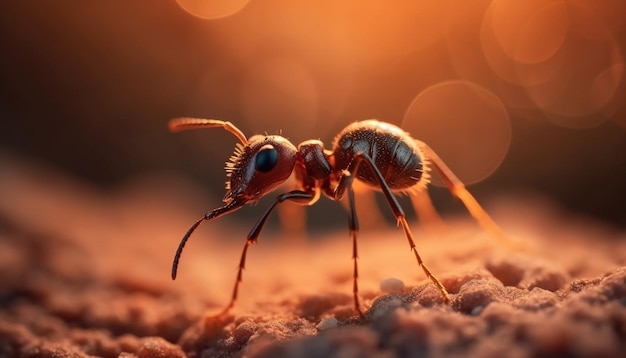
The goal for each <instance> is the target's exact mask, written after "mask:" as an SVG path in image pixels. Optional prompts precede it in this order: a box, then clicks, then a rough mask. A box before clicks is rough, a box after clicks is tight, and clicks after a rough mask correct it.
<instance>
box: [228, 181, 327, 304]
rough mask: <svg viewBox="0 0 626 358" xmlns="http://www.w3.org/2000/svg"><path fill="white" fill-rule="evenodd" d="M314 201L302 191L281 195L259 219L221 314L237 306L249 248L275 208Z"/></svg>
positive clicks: (250, 236)
mask: <svg viewBox="0 0 626 358" xmlns="http://www.w3.org/2000/svg"><path fill="white" fill-rule="evenodd" d="M314 199H315V195H313V194H311V193H306V192H304V191H302V190H293V191H290V192H288V193H285V194H282V195H279V196H278V197H277V198H276V200H275V201H274V203H273V204H272V205H271V206H270V207H269V208H268V209H267V210H266V211H265V213H264V214H263V216H262V217H261V219H259V221H258V222H257V223H256V224H255V225H254V227H253V228H252V230H251V231H250V233H249V234H248V238H247V239H246V244H245V245H244V247H243V250H242V251H241V258H240V259H239V268H238V269H237V279H236V280H235V286H234V288H233V294H232V296H231V297H230V302H229V303H228V305H227V306H226V308H224V310H223V311H222V313H221V314H226V313H228V311H230V309H231V308H233V306H235V301H237V295H238V293H239V284H240V283H241V281H242V278H243V270H244V269H245V266H246V255H247V253H248V247H249V246H250V245H251V244H253V243H255V242H257V238H258V237H259V235H260V234H261V230H263V226H265V222H266V221H267V218H268V217H269V216H270V214H271V213H272V211H274V208H276V206H277V205H278V204H280V203H282V202H284V201H285V200H291V201H295V202H297V203H299V204H302V205H310V203H311V202H312V200H314Z"/></svg>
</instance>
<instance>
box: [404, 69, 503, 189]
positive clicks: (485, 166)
mask: <svg viewBox="0 0 626 358" xmlns="http://www.w3.org/2000/svg"><path fill="white" fill-rule="evenodd" d="M402 128H403V129H404V130H406V131H408V132H409V133H411V135H412V136H413V137H414V138H416V139H418V140H421V141H423V142H425V143H427V144H428V145H429V146H430V147H432V148H433V149H434V150H435V151H436V152H437V153H438V154H439V156H440V157H441V158H442V159H443V160H444V161H445V162H446V164H447V165H448V166H449V167H450V169H452V171H453V172H454V173H455V174H456V175H457V176H458V177H459V178H460V179H461V180H462V181H463V182H464V183H465V184H472V183H477V182H480V181H482V180H484V179H485V178H487V177H488V176H490V175H491V174H492V173H493V172H494V171H495V170H496V169H497V168H498V166H500V164H501V163H502V161H503V160H504V157H505V156H506V153H507V152H508V149H509V146H510V143H511V123H510V119H509V115H508V113H507V111H506V108H505V107H504V104H503V103H502V101H501V100H500V98H498V97H497V96H496V95H495V94H493V93H492V92H490V91H489V90H487V89H485V88H484V87H481V86H479V85H477V84H475V83H472V82H469V81H448V82H442V83H438V84H436V85H434V86H431V87H429V88H427V89H425V90H424V91H422V92H421V93H420V94H418V95H417V97H415V99H414V100H413V102H412V103H411V105H410V106H409V108H408V109H407V111H406V113H405V116H404V120H403V122H402ZM433 183H434V184H436V185H439V186H441V185H442V182H441V180H440V179H439V178H438V176H437V175H434V176H433Z"/></svg>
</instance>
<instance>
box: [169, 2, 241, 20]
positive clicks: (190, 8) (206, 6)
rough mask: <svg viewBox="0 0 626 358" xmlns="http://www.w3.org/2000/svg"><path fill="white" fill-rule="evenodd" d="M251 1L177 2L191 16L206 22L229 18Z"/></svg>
mask: <svg viewBox="0 0 626 358" xmlns="http://www.w3.org/2000/svg"><path fill="white" fill-rule="evenodd" d="M249 1H250V0H176V2H177V3H178V6H180V7H181V8H182V9H183V10H185V11H187V12H188V13H189V14H191V15H193V16H195V17H199V18H201V19H204V20H216V19H221V18H223V17H228V16H230V15H233V14H235V13H237V12H238V11H240V10H241V9H243V8H244V6H246V4H248V2H249Z"/></svg>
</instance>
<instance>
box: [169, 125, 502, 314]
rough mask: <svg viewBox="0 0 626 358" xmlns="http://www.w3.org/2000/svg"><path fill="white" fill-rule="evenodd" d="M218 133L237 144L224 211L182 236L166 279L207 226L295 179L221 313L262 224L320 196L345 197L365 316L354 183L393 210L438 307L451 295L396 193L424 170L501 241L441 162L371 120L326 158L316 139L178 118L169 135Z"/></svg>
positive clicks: (420, 185) (417, 185)
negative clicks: (286, 205) (288, 206)
mask: <svg viewBox="0 0 626 358" xmlns="http://www.w3.org/2000/svg"><path fill="white" fill-rule="evenodd" d="M215 127H221V128H223V129H225V130H227V131H228V132H230V133H232V134H233V135H234V136H235V137H237V139H238V140H239V142H240V143H237V145H236V147H235V152H234V154H233V155H232V156H231V157H230V160H229V161H228V162H226V167H225V169H226V174H227V176H228V177H229V181H228V182H226V195H224V199H223V201H224V203H225V205H224V206H222V207H218V208H216V209H213V210H211V211H209V212H207V213H206V214H204V216H203V217H202V218H200V219H199V220H198V221H196V222H195V223H194V224H193V225H192V226H191V227H190V228H189V230H187V233H185V236H183V238H182V240H181V242H180V244H179V245H178V249H177V250H176V255H175V256H174V262H173V264H172V279H173V280H174V279H176V271H177V269H178V263H179V261H180V256H181V253H182V251H183V248H184V247H185V243H186V242H187V239H189V236H191V234H192V233H193V232H194V230H196V228H197V227H198V226H199V225H200V224H201V223H202V222H204V221H205V220H212V219H216V218H218V217H220V216H223V215H226V214H229V213H232V212H233V211H235V210H238V209H240V208H241V207H242V206H243V205H244V204H246V203H253V202H256V201H257V200H259V199H260V198H262V197H264V196H265V195H267V194H269V193H270V192H271V191H273V190H274V189H276V188H277V187H278V186H279V185H280V184H281V183H283V182H284V181H285V180H287V178H289V176H291V174H292V173H293V174H294V175H295V179H296V189H294V190H292V191H289V192H286V193H284V194H281V195H279V196H278V197H277V198H276V200H275V201H274V203H273V204H272V205H271V206H270V207H269V208H268V209H267V211H265V213H264V214H263V216H262V217H261V218H260V219H259V221H258V222H257V223H256V225H254V227H253V228H252V230H251V231H250V233H249V234H248V238H247V240H246V243H245V245H244V247H243V251H242V253H241V259H240V261H239V269H238V271H237V278H236V281H235V287H234V288H233V293H232V296H231V299H230V302H229V303H228V306H226V308H225V309H224V310H223V311H222V313H226V312H228V311H229V310H230V309H231V308H232V307H233V306H234V305H235V301H236V300H237V292H238V289H239V283H240V282H241V279H242V273H243V269H244V266H245V263H246V254H247V252H248V247H249V246H250V244H252V243H255V242H257V239H258V237H259V234H260V233H261V230H262V229H263V226H264V225H265V222H266V220H267V218H268V217H269V215H270V214H271V213H272V211H273V210H274V209H275V208H276V206H277V205H278V204H280V203H282V202H285V201H292V202H295V203H297V204H300V205H307V206H308V205H313V204H315V203H316V202H317V200H318V199H319V197H320V194H321V193H323V194H324V195H325V196H326V197H328V198H330V199H331V200H334V201H339V200H341V199H342V198H343V196H344V194H345V193H346V192H347V195H348V205H349V212H348V215H349V227H350V235H351V236H352V259H353V261H354V275H353V295H354V307H355V309H356V311H357V312H358V314H359V316H361V317H364V316H363V312H362V311H361V306H360V303H359V296H358V284H357V278H358V266H357V233H358V231H359V224H358V220H357V213H356V209H355V204H354V191H353V188H352V183H353V181H354V179H355V178H356V179H357V180H359V181H362V182H364V183H365V184H367V185H369V186H370V187H372V188H374V189H376V190H380V191H382V193H383V195H384V196H385V199H386V200H387V203H388V204H389V206H390V207H391V211H392V212H393V214H394V216H395V218H396V220H397V222H398V225H399V226H402V229H403V230H404V233H405V235H406V238H407V240H408V241H409V246H410V247H411V251H413V253H414V254H415V258H416V259H417V263H418V265H419V266H420V267H421V268H422V270H423V271H424V273H425V274H426V276H427V277H428V278H429V279H430V280H431V281H432V282H433V283H434V284H435V286H436V287H437V288H438V289H439V291H440V292H441V295H442V297H443V300H444V301H445V302H446V303H448V302H450V295H449V294H448V291H447V290H446V288H445V287H444V286H443V284H442V283H441V282H440V281H439V280H438V279H437V277H435V275H433V274H432V273H431V272H430V270H429V269H428V267H427V266H426V265H425V264H424V262H423V261H422V258H421V257H420V255H419V253H418V252H417V248H416V247H415V242H414V240H413V234H412V233H411V230H410V228H409V225H408V223H407V221H406V216H405V214H404V211H403V210H402V207H401V206H400V204H399V203H398V200H397V199H396V197H395V196H394V193H408V194H417V193H419V191H420V190H422V189H424V188H425V187H426V185H427V184H428V164H429V163H430V164H432V165H433V166H434V168H435V170H436V171H437V172H438V173H439V174H440V175H441V177H442V178H443V180H444V182H445V184H446V186H447V187H448V189H449V190H450V192H451V193H452V194H453V195H454V196H456V197H457V198H459V199H460V200H461V201H462V202H463V204H465V206H466V207H467V209H468V211H469V212H470V214H471V215H472V216H473V217H474V218H475V219H476V220H477V221H478V222H479V223H480V224H482V225H483V226H484V227H485V228H486V229H488V230H489V231H491V232H492V233H493V234H494V235H495V236H496V237H498V238H503V237H504V236H503V234H502V232H501V231H500V229H499V227H498V226H497V225H496V224H495V223H494V222H493V221H492V220H491V218H490V217H489V215H488V214H487V213H486V212H485V211H484V210H483V208H482V207H481V206H480V204H478V202H477V201H476V199H475V198H474V197H473V196H472V195H471V194H470V193H469V192H468V191H467V189H465V185H464V184H463V183H462V182H461V181H460V180H459V179H458V178H457V177H456V176H455V175H454V174H453V173H452V171H450V169H449V168H448V167H447V166H446V164H445V163H444V162H443V161H442V160H441V158H439V156H438V155H437V154H436V153H435V152H434V151H433V150H432V149H431V148H430V147H429V146H428V145H427V144H426V143H424V142H421V141H418V140H415V139H413V138H412V137H411V136H410V135H409V134H408V133H406V132H405V131H403V130H402V129H400V128H399V127H397V126H395V125H393V124H389V123H385V122H381V121H378V120H374V119H370V120H365V121H360V122H354V123H352V124H350V125H348V126H347V127H345V128H344V129H343V130H342V131H341V132H340V133H339V134H338V135H337V137H336V138H335V140H334V141H333V149H332V151H329V150H326V149H324V144H323V143H322V142H321V141H319V140H307V141H304V142H302V143H300V144H299V145H298V146H297V147H295V146H294V145H293V144H292V143H291V142H289V140H287V139H286V138H284V137H282V136H279V135H264V136H263V135H255V136H252V137H250V138H246V136H245V135H244V134H243V133H242V132H241V130H239V129H238V128H237V127H236V126H235V125H233V124H232V123H230V122H227V121H221V120H215V119H200V118H176V119H172V120H171V121H170V123H169V129H170V130H171V131H172V132H178V131H181V130H186V129H196V128H215Z"/></svg>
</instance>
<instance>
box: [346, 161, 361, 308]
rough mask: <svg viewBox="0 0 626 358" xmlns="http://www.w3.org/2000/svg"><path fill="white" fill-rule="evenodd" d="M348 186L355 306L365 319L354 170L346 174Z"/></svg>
mask: <svg viewBox="0 0 626 358" xmlns="http://www.w3.org/2000/svg"><path fill="white" fill-rule="evenodd" d="M345 178H346V179H345V180H346V187H347V189H348V205H349V207H350V220H349V221H348V225H349V227H350V235H351V236H352V260H353V261H354V275H353V276H354V284H353V286H352V294H353V295H354V308H355V309H356V311H357V312H358V314H359V316H360V317H361V318H363V319H365V316H364V315H363V311H361V304H360V303H359V285H358V282H357V281H358V279H359V268H358V263H357V260H358V258H359V255H358V253H357V234H358V232H359V219H358V217H357V214H356V205H355V204H354V189H353V188H352V183H353V181H354V177H353V176H352V172H349V174H348V175H346V176H345Z"/></svg>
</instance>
